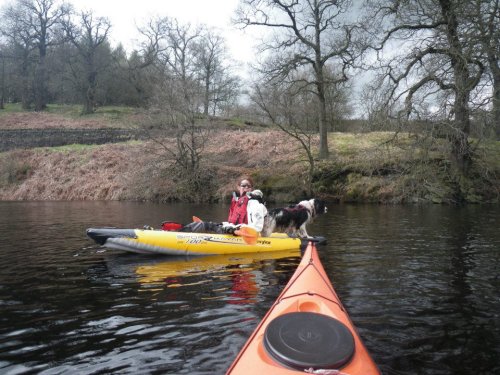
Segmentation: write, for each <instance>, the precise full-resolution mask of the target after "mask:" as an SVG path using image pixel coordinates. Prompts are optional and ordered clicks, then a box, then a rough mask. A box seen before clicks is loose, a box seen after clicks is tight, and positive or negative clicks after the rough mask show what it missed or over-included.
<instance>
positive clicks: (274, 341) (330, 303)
mask: <svg viewBox="0 0 500 375" xmlns="http://www.w3.org/2000/svg"><path fill="white" fill-rule="evenodd" d="M321 370H324V371H321ZM304 371H306V372H311V373H321V374H330V373H331V374H350V375H354V374H360V375H370V374H380V372H379V370H378V369H377V366H376V365H375V363H374V362H373V360H372V359H371V357H370V355H369V353H368V351H367V349H366V348H365V346H364V345H363V343H362V342H361V339H360V338H359V336H358V334H357V332H356V329H355V328H354V326H353V324H352V322H351V320H350V318H349V316H348V315H347V312H346V310H345V308H344V307H343V306H342V304H341V302H340V300H339V298H338V296H337V294H336V293H335V290H334V289H333V287H332V284H331V283H330V281H329V279H328V276H327V275H326V273H325V270H324V269H323V266H322V264H321V262H320V260H319V257H318V254H317V250H316V247H315V246H314V245H313V244H312V243H311V245H310V246H308V248H307V250H306V252H305V254H304V256H303V258H302V260H301V262H300V264H299V266H298V267H297V270H296V271H295V273H294V274H293V276H292V277H291V279H290V281H289V282H288V284H287V285H286V286H285V288H284V290H283V292H282V293H281V294H280V296H279V297H278V299H277V300H276V302H275V303H274V304H273V305H272V307H271V308H270V310H269V311H268V312H267V314H266V316H265V317H264V318H263V319H262V321H261V323H260V324H259V326H258V327H257V328H256V329H255V331H254V332H253V333H252V335H251V336H250V338H249V339H248V341H247V342H246V344H245V346H244V347H243V349H242V350H241V351H240V353H239V354H238V356H237V357H236V359H235V361H234V362H233V364H232V365H231V367H230V368H229V370H228V372H227V374H293V373H298V372H302V373H304Z"/></svg>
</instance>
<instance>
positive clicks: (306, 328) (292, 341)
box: [264, 312, 354, 370]
mask: <svg viewBox="0 0 500 375" xmlns="http://www.w3.org/2000/svg"><path fill="white" fill-rule="evenodd" d="M264 347H265V349H266V351H267V353H268V354H269V355H270V356H271V357H272V358H273V359H275V360H276V361H278V362H279V363H280V364H282V365H285V366H288V367H290V368H293V369H296V370H307V369H310V368H312V369H339V368H341V367H342V366H344V365H346V364H347V363H348V362H349V361H350V359H351V358H352V357H353V355H354V337H353V335H352V333H351V331H350V330H349V328H347V327H346V326H345V325H344V324H343V323H342V322H340V321H338V320H337V319H334V318H331V317H329V316H326V315H323V314H318V313H314V312H292V313H288V314H283V315H281V316H279V317H277V318H275V319H273V320H272V321H271V322H270V323H269V325H268V326H267V328H266V331H265V333H264Z"/></svg>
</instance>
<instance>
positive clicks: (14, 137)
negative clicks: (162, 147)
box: [0, 128, 144, 152]
mask: <svg viewBox="0 0 500 375" xmlns="http://www.w3.org/2000/svg"><path fill="white" fill-rule="evenodd" d="M132 139H135V140H137V139H144V135H143V134H141V133H139V132H138V131H134V130H129V129H116V128H102V129H0V152H3V151H8V150H13V149H16V148H33V147H56V146H64V145H71V144H103V143H117V142H126V141H129V140H132Z"/></svg>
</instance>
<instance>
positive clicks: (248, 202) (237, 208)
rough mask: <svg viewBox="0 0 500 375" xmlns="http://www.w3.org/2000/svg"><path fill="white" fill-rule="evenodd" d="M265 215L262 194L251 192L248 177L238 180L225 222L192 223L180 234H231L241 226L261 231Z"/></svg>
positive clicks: (251, 187)
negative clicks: (236, 190)
mask: <svg viewBox="0 0 500 375" xmlns="http://www.w3.org/2000/svg"><path fill="white" fill-rule="evenodd" d="M266 214H267V209H266V206H265V205H264V204H263V201H262V192H261V191H260V190H255V191H254V190H253V181H252V179H251V178H249V177H245V178H243V179H241V180H240V182H239V184H238V193H233V198H232V199H231V206H230V207H229V216H228V219H227V221H226V222H223V223H214V222H211V221H200V222H193V223H190V224H187V225H184V226H183V227H182V228H181V229H179V231H180V232H207V233H233V232H234V230H235V229H238V228H239V227H240V226H241V225H245V226H248V227H251V228H253V229H255V230H256V231H257V232H260V231H261V230H262V227H263V225H264V217H265V216H266Z"/></svg>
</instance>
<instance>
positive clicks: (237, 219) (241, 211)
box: [227, 194, 249, 224]
mask: <svg viewBox="0 0 500 375" xmlns="http://www.w3.org/2000/svg"><path fill="white" fill-rule="evenodd" d="M248 201H249V198H248V196H247V195H246V194H245V195H243V196H242V197H239V198H237V197H236V196H233V199H231V207H229V217H228V218H227V221H228V222H230V223H233V224H248V218H247V205H248Z"/></svg>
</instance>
